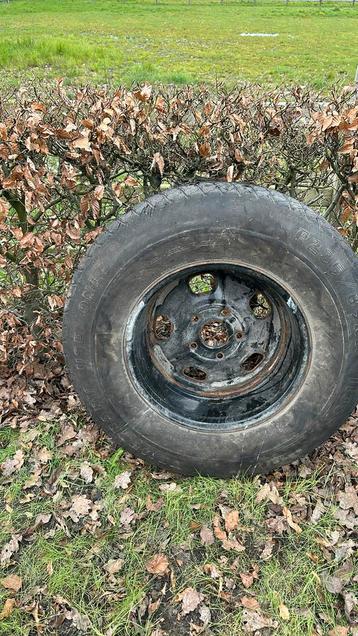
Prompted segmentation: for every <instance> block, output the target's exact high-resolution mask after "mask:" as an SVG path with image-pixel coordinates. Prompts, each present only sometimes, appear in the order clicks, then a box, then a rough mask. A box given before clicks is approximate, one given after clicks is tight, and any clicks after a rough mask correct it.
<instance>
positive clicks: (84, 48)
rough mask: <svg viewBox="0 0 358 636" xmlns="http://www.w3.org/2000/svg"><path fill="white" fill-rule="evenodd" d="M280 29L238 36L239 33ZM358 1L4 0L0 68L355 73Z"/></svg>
mask: <svg viewBox="0 0 358 636" xmlns="http://www.w3.org/2000/svg"><path fill="white" fill-rule="evenodd" d="M252 32H253V33H258V32H259V33H278V36H277V37H242V36H241V35H240V34H241V33H252ZM357 51H358V7H355V6H352V4H346V3H343V2H340V3H336V4H324V5H323V6H319V4H318V3H306V4H303V3H290V4H288V5H285V4H283V2H280V3H279V2H269V3H261V2H260V1H259V2H258V3H257V4H251V3H249V4H248V3H245V4H243V3H227V2H225V3H224V4H219V3H201V4H196V3H195V1H194V3H193V4H192V5H188V4H185V3H182V2H181V3H177V2H172V3H167V2H166V3H163V2H160V3H159V4H157V5H156V4H154V1H152V0H151V2H148V0H145V1H144V2H138V3H137V2H121V1H120V0H31V1H30V0H10V2H9V3H4V2H1V3H0V78H1V79H2V83H3V84H8V83H15V84H16V83H18V82H19V81H20V80H21V79H23V78H27V79H29V77H30V76H34V77H36V78H38V79H42V78H44V77H62V76H63V77H65V78H66V81H67V82H69V83H71V82H89V81H90V82H100V83H102V82H107V81H110V82H125V83H131V82H132V81H143V80H146V81H149V82H155V81H159V82H174V83H178V84H180V83H186V82H200V81H211V82H212V81H216V80H217V81H222V80H223V81H225V82H228V83H231V82H236V81H242V80H255V81H262V82H272V83H276V84H277V83H285V82H288V81H292V82H304V83H309V84H312V85H315V86H316V87H329V86H332V85H336V84H345V83H347V82H352V80H353V78H354V74H355V69H356V66H357V62H358V60H357Z"/></svg>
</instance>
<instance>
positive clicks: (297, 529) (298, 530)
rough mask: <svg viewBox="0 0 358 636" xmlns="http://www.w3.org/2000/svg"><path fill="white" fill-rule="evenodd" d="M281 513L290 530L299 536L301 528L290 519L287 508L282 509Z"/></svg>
mask: <svg viewBox="0 0 358 636" xmlns="http://www.w3.org/2000/svg"><path fill="white" fill-rule="evenodd" d="M282 512H283V516H284V517H285V519H286V521H287V523H288V525H289V526H290V528H292V530H295V532H297V534H301V532H302V528H301V527H300V526H299V525H298V523H296V522H295V521H294V520H293V519H292V514H291V511H290V510H289V509H288V508H285V507H284V508H283V509H282Z"/></svg>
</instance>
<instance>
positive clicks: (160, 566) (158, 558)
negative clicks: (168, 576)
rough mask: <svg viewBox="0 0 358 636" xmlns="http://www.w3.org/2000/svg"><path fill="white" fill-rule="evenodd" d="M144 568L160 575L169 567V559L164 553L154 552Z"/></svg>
mask: <svg viewBox="0 0 358 636" xmlns="http://www.w3.org/2000/svg"><path fill="white" fill-rule="evenodd" d="M145 567H146V570H147V572H149V573H150V574H159V575H160V576H162V575H163V574H165V573H166V571H167V570H168V567H169V561H168V559H167V557H166V556H165V554H155V555H154V556H153V557H152V558H151V559H150V560H149V561H148V562H147V564H146V566H145Z"/></svg>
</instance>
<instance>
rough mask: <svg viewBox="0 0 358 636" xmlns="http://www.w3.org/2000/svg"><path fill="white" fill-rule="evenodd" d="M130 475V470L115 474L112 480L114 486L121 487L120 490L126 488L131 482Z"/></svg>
mask: <svg viewBox="0 0 358 636" xmlns="http://www.w3.org/2000/svg"><path fill="white" fill-rule="evenodd" d="M131 475H132V472H131V471H130V470H125V471H124V472H123V473H121V474H120V475H117V476H116V478H115V480H114V484H113V485H114V487H115V488H122V490H126V489H127V488H128V486H129V484H130V483H131Z"/></svg>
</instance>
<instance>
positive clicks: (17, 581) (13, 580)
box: [0, 574, 22, 592]
mask: <svg viewBox="0 0 358 636" xmlns="http://www.w3.org/2000/svg"><path fill="white" fill-rule="evenodd" d="M0 583H1V585H2V586H3V587H5V588H6V589H7V590H11V591H12V592H18V591H19V590H20V589H21V587H22V578H21V577H20V576H18V575H17V574H9V575H8V576H6V577H5V578H4V579H1V581H0Z"/></svg>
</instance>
